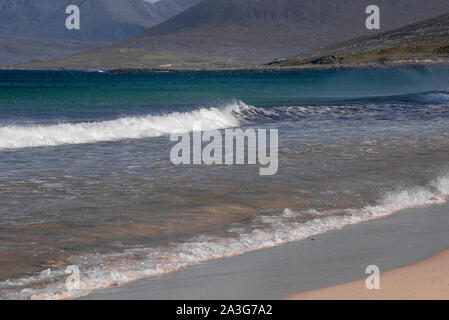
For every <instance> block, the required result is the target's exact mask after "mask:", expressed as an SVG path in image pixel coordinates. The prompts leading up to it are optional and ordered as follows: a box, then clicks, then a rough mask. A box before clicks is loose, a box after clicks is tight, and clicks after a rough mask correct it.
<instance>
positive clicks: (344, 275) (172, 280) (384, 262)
mask: <svg viewBox="0 0 449 320" xmlns="http://www.w3.org/2000/svg"><path fill="white" fill-rule="evenodd" d="M448 231H449V205H447V204H443V205H434V206H430V207H421V208H414V209H410V210H406V211H402V212H399V213H396V214H394V215H391V216H389V217H386V218H382V219H378V220H373V221H369V222H365V223H361V224H357V225H350V226H347V227H345V228H344V229H341V230H336V231H331V232H328V233H325V234H322V235H319V236H315V237H313V238H310V239H307V240H303V241H298V242H295V243H290V244H286V245H281V246H278V247H274V248H269V249H263V250H259V251H254V252H250V253H247V254H245V255H242V256H236V257H232V258H227V259H221V260H215V261H210V262H206V263H202V264H199V265H196V266H193V267H188V268H186V269H183V270H181V271H178V272H175V273H171V274H166V275H163V276H160V277H153V278H148V279H143V280H139V281H136V282H133V283H130V284H127V285H123V286H119V287H113V288H108V289H105V290H100V291H96V292H94V293H92V294H91V295H89V296H87V297H84V299H282V298H285V297H288V296H291V295H293V294H298V293H303V292H308V291H311V290H316V289H320V288H326V287H331V286H336V285H339V284H343V283H347V282H351V281H356V280H360V279H362V280H361V281H359V282H353V283H351V284H350V285H351V286H352V287H344V286H341V287H334V288H332V290H334V291H328V290H327V291H326V295H327V296H326V298H365V297H367V295H369V294H378V295H379V294H380V293H370V292H366V291H368V290H366V289H365V286H364V283H365V279H366V277H367V276H368V275H366V274H365V269H366V267H367V266H368V265H377V266H378V267H379V268H380V271H381V288H382V286H383V288H384V290H387V289H388V291H389V293H388V295H385V296H383V297H382V298H418V297H429V298H430V297H432V298H447V297H448V295H447V294H445V292H444V291H445V289H446V288H447V287H448V277H447V275H449V272H446V271H445V270H444V268H443V266H444V265H447V263H446V262H449V254H448V253H442V254H441V255H439V256H436V257H433V258H430V259H428V260H426V259H427V258H429V257H432V256H434V255H436V254H438V253H440V252H443V251H445V250H447V249H448V248H449V232H448ZM422 260H424V261H423V262H419V263H418V264H415V265H414V266H411V267H406V268H404V269H398V270H393V271H391V272H386V271H388V270H392V269H396V268H400V267H404V266H409V265H412V264H414V263H416V262H418V261H422ZM401 270H406V271H407V272H406V273H403V272H402V271H401ZM384 272H385V273H384ZM422 274H425V276H424V277H422V276H421V275H422ZM398 277H400V278H402V277H403V279H402V280H401V281H402V282H403V283H404V284H405V283H408V284H407V286H405V285H404V286H402V287H401V286H399V285H398V284H396V283H395V282H396V279H398ZM382 279H383V280H382ZM429 281H430V282H429ZM354 286H358V289H357V290H355V291H352V293H349V292H348V290H353V288H355V287H354ZM421 286H422V288H421ZM346 288H348V289H346ZM360 288H361V289H360ZM390 288H391V291H390ZM432 288H433V289H432ZM435 288H437V289H435ZM402 290H407V292H401V291H402ZM429 290H432V293H429V295H426V296H424V295H425V292H429ZM320 292H321V291H320ZM322 292H324V290H323V291H322ZM384 292H386V291H384ZM310 294H312V295H316V294H317V291H315V292H312V293H308V295H309V297H311V298H315V297H316V298H321V297H323V298H324V296H310ZM336 294H346V296H344V295H343V296H339V297H336V296H334V295H336ZM402 294H403V295H402ZM349 295H351V296H349ZM296 297H298V298H299V297H301V298H306V297H307V296H306V295H305V296H296Z"/></svg>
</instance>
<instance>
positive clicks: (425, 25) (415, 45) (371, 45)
mask: <svg viewBox="0 0 449 320" xmlns="http://www.w3.org/2000/svg"><path fill="white" fill-rule="evenodd" d="M424 60H426V61H440V62H441V61H449V14H444V15H441V16H438V17H436V18H432V19H427V20H424V21H420V22H417V23H413V24H410V25H406V26H403V27H401V28H397V29H394V30H391V31H387V32H384V33H381V34H377V35H374V36H365V37H358V38H355V39H352V40H349V41H344V42H340V43H337V44H334V45H332V46H329V47H327V48H324V49H321V50H318V51H316V52H313V53H310V54H308V55H307V56H302V57H301V56H298V57H293V58H289V59H286V60H282V61H278V62H274V63H271V64H270V65H278V66H293V65H334V66H335V65H343V64H360V63H382V64H384V63H388V62H389V63H391V62H398V61H424Z"/></svg>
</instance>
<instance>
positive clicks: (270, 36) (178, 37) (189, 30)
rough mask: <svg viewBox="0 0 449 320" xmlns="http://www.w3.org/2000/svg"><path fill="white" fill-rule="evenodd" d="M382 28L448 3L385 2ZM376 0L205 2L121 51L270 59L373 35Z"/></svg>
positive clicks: (447, 8) (444, 8)
mask: <svg viewBox="0 0 449 320" xmlns="http://www.w3.org/2000/svg"><path fill="white" fill-rule="evenodd" d="M376 3H377V4H378V5H379V6H380V8H381V19H382V30H388V29H392V28H395V27H399V26H402V25H405V24H409V23H412V22H416V21H419V20H423V19H426V18H431V17H435V16H437V15H439V14H441V12H449V1H447V0H427V1H426V2H425V3H423V2H422V1H421V0H395V1H391V0H379V1H376ZM370 4H372V1H371V0H339V1H334V0H320V1H316V0H276V1H273V0H202V1H200V2H199V4H197V5H196V6H193V7H191V8H189V9H188V10H186V11H184V12H182V13H181V14H179V15H177V16H175V17H173V18H172V19H169V20H167V21H166V22H164V23H161V24H159V25H157V26H155V27H152V28H150V29H149V30H147V31H145V32H143V33H141V34H139V35H137V36H135V37H133V38H131V39H129V40H127V41H125V42H123V43H120V44H119V45H118V46H116V47H126V48H143V49H147V50H158V51H164V52H176V53H189V54H198V55H207V56H223V57H230V58H234V59H243V60H259V61H263V60H267V59H271V58H273V57H277V56H286V55H291V54H294V53H301V52H307V51H310V50H314V49H317V48H321V47H323V46H328V45H330V44H331V43H334V42H335V41H336V40H337V39H338V40H346V39H350V38H353V37H356V36H361V35H368V34H373V31H372V30H367V29H366V27H365V19H366V17H367V15H366V14H365V9H366V7H367V6H368V5H370Z"/></svg>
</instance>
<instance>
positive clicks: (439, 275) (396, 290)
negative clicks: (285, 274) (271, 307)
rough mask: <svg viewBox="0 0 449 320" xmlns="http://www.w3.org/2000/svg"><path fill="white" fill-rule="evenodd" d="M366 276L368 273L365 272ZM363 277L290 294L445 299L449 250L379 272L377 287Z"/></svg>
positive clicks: (448, 288) (330, 297) (448, 284)
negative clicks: (371, 287)
mask: <svg viewBox="0 0 449 320" xmlns="http://www.w3.org/2000/svg"><path fill="white" fill-rule="evenodd" d="M367 277H368V275H367ZM365 282H366V279H362V280H359V281H353V282H349V283H345V284H341V285H336V286H332V287H328V288H324V289H319V290H313V291H308V292H304V293H301V294H296V295H291V296H289V297H288V298H287V299H291V300H317V299H318V300H323V299H324V300H335V299H342V300H354V299H362V300H379V299H381V300H404V299H405V300H416V299H420V300H428V299H438V300H442V299H444V300H445V299H449V251H444V252H442V253H440V254H437V255H436V256H433V257H431V258H428V259H425V260H423V261H420V262H417V263H415V264H412V265H410V266H407V267H403V268H398V269H393V270H390V271H386V272H384V273H382V272H381V273H380V289H377V290H376V289H371V290H368V289H367V288H366V285H365Z"/></svg>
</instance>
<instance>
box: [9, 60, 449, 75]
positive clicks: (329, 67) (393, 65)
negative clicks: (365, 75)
mask: <svg viewBox="0 0 449 320" xmlns="http://www.w3.org/2000/svg"><path fill="white" fill-rule="evenodd" d="M427 67H449V60H448V61H392V62H386V63H377V62H372V63H357V64H306V65H297V66H277V67H276V66H272V65H255V66H253V67H229V68H226V67H224V68H161V67H154V68H114V69H108V68H98V69H86V68H77V69H70V68H59V69H52V68H42V69H39V68H14V66H12V67H0V71H80V72H96V71H101V72H107V73H154V72H172V73H182V72H285V71H340V70H372V69H384V70H389V69H400V68H427Z"/></svg>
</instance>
